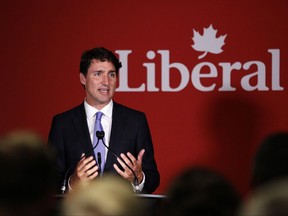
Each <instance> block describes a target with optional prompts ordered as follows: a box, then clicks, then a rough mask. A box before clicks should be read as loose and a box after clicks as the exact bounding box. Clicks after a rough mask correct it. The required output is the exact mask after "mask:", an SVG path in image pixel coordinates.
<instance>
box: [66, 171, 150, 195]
mask: <svg viewBox="0 0 288 216" xmlns="http://www.w3.org/2000/svg"><path fill="white" fill-rule="evenodd" d="M142 174H143V179H142V182H141V183H140V184H139V185H138V186H137V185H134V184H133V183H131V184H132V187H133V191H134V192H141V191H142V190H143V188H144V184H145V174H144V172H142ZM68 183H69V181H68ZM69 188H70V187H69Z"/></svg>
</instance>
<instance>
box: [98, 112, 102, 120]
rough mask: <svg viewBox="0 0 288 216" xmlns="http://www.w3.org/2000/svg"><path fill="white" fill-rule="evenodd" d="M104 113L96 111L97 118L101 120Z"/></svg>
mask: <svg viewBox="0 0 288 216" xmlns="http://www.w3.org/2000/svg"><path fill="white" fill-rule="evenodd" d="M102 115H103V113H102V112H97V113H96V120H99V121H100V120H101V117H102Z"/></svg>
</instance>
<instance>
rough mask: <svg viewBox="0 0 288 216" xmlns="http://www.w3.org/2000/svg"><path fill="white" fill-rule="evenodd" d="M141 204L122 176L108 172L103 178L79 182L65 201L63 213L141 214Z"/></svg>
mask: <svg viewBox="0 0 288 216" xmlns="http://www.w3.org/2000/svg"><path fill="white" fill-rule="evenodd" d="M141 209H142V208H141V206H140V203H139V198H137V197H136V196H135V195H134V193H133V192H132V190H131V185H129V183H128V182H127V181H124V180H123V179H122V178H120V177H117V176H114V175H109V174H106V176H105V177H104V176H103V179H96V180H94V181H85V182H79V184H78V185H77V186H76V187H75V188H73V190H72V191H71V192H70V193H69V194H68V195H67V197H66V198H65V200H64V203H63V215H64V216H72V215H85V216H106V215H125V216H129V215H131V216H132V215H133V216H134V215H141Z"/></svg>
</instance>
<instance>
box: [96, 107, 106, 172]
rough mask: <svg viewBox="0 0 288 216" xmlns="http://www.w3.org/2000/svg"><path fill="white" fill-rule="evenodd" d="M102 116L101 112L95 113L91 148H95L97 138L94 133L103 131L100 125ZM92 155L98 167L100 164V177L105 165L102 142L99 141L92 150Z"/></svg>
mask: <svg viewBox="0 0 288 216" xmlns="http://www.w3.org/2000/svg"><path fill="white" fill-rule="evenodd" d="M102 115H103V113H102V112H97V113H96V118H95V125H94V134H93V146H95V145H96V144H97V142H98V138H97V136H96V131H103V127H102V125H101V117H102ZM103 139H104V138H103ZM94 154H95V157H96V160H97V164H98V166H99V164H100V173H101V175H102V174H103V171H104V164H105V146H104V144H103V142H102V140H99V143H98V145H97V147H96V148H95V149H94Z"/></svg>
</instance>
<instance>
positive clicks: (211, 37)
mask: <svg viewBox="0 0 288 216" xmlns="http://www.w3.org/2000/svg"><path fill="white" fill-rule="evenodd" d="M216 33H217V30H215V29H213V26H212V24H211V25H210V26H209V27H208V28H204V32H203V35H201V34H200V33H199V32H197V31H195V30H194V29H193V37H192V40H193V42H194V44H193V45H192V48H193V49H194V50H196V51H199V52H204V53H203V54H202V55H200V56H198V59H201V58H204V57H205V56H206V55H207V53H208V52H210V53H213V54H219V53H221V52H223V50H222V46H223V45H224V44H225V43H224V40H225V38H226V36H227V34H226V35H221V36H220V37H218V38H217V37H216Z"/></svg>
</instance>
